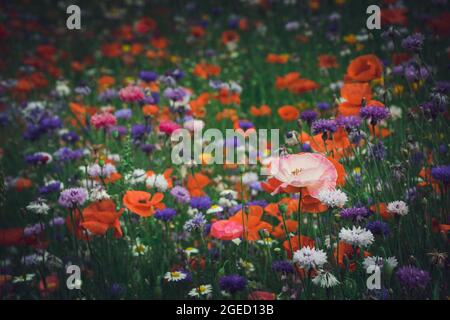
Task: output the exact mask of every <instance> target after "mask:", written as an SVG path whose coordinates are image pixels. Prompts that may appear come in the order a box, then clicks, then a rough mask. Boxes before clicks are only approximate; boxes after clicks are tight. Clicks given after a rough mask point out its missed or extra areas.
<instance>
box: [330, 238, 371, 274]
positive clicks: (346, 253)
mask: <svg viewBox="0 0 450 320" xmlns="http://www.w3.org/2000/svg"><path fill="white" fill-rule="evenodd" d="M338 255H339V256H338ZM359 255H360V249H359V248H356V250H355V249H354V248H353V246H352V245H351V244H348V243H345V242H343V241H339V245H338V248H335V249H334V259H335V261H336V260H337V263H338V264H339V266H340V267H341V268H345V267H346V263H345V261H346V260H347V261H348V262H350V263H349V265H348V267H349V271H350V272H354V271H355V270H356V263H355V262H354V259H355V257H358V256H359ZM368 256H370V253H369V252H367V251H364V257H368Z"/></svg>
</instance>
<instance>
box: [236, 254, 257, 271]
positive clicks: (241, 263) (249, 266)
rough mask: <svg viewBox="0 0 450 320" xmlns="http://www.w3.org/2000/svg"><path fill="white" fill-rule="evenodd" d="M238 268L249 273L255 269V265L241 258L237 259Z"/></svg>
mask: <svg viewBox="0 0 450 320" xmlns="http://www.w3.org/2000/svg"><path fill="white" fill-rule="evenodd" d="M238 268H239V269H243V270H245V272H246V273H251V272H254V271H255V266H254V265H253V263H251V262H250V261H246V260H244V259H242V258H240V259H239V262H238Z"/></svg>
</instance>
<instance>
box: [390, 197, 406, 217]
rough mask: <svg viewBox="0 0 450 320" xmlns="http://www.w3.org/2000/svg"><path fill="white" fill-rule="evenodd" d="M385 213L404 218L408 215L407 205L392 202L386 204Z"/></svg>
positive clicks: (400, 202) (401, 202)
mask: <svg viewBox="0 0 450 320" xmlns="http://www.w3.org/2000/svg"><path fill="white" fill-rule="evenodd" d="M387 211H388V212H389V213H392V214H396V215H399V216H406V215H407V214H408V205H407V204H406V203H405V202H404V201H401V200H400V201H393V202H390V203H388V205H387Z"/></svg>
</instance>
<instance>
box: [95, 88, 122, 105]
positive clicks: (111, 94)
mask: <svg viewBox="0 0 450 320" xmlns="http://www.w3.org/2000/svg"><path fill="white" fill-rule="evenodd" d="M118 96H119V93H118V92H117V90H114V89H106V90H104V91H102V92H101V93H100V94H99V95H98V100H99V101H100V102H111V101H113V100H115V99H116V98H117V97H118Z"/></svg>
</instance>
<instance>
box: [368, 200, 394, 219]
mask: <svg viewBox="0 0 450 320" xmlns="http://www.w3.org/2000/svg"><path fill="white" fill-rule="evenodd" d="M370 210H372V211H373V212H376V213H378V214H379V215H380V216H381V217H382V218H383V219H384V220H390V219H392V218H393V216H392V214H390V213H389V212H388V211H387V206H386V204H385V203H383V202H382V203H379V204H374V205H372V206H370Z"/></svg>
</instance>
